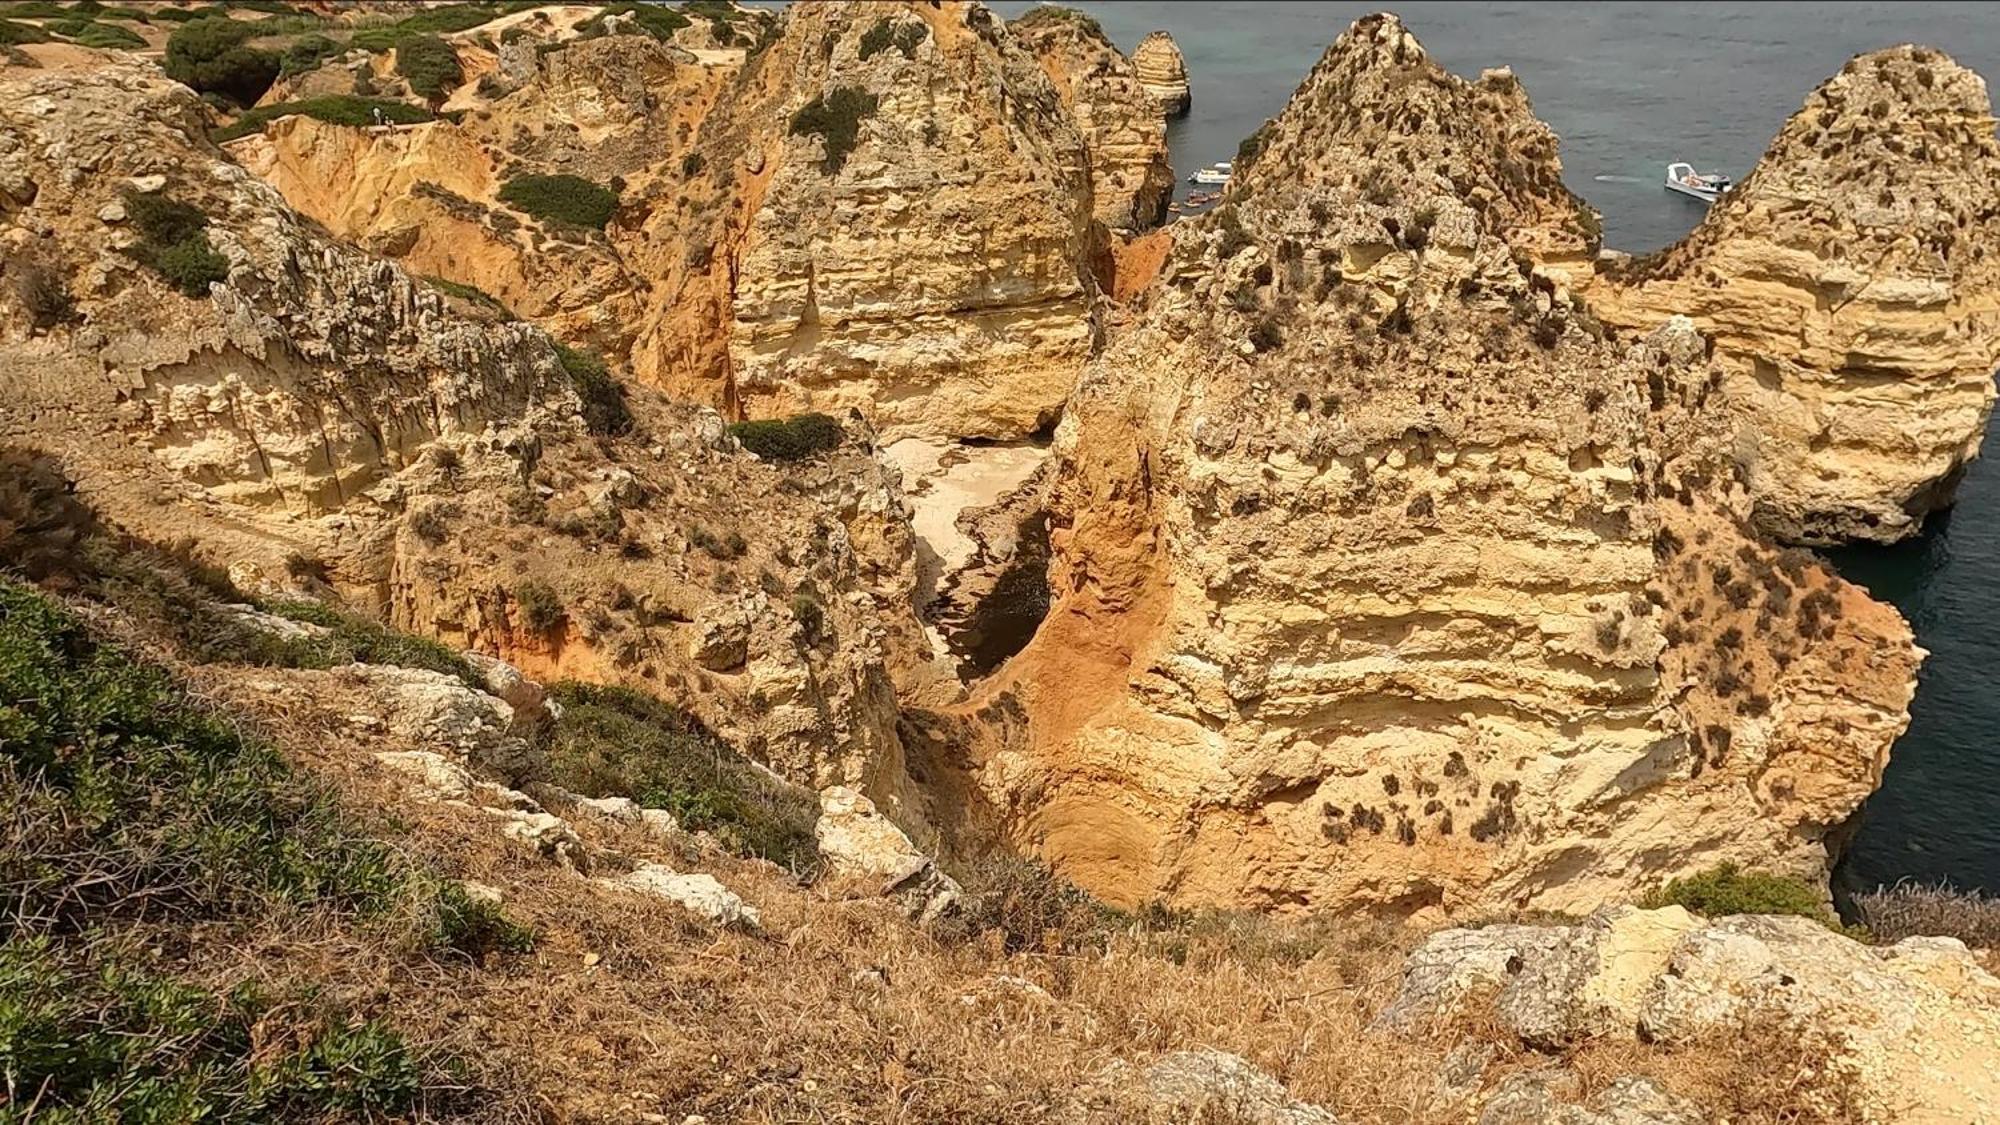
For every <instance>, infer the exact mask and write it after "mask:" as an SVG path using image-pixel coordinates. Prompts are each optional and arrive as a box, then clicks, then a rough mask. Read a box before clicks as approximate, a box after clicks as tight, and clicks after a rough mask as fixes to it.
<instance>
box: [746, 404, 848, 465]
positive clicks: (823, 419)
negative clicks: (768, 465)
mask: <svg viewBox="0 0 2000 1125" xmlns="http://www.w3.org/2000/svg"><path fill="white" fill-rule="evenodd" d="M729 432H730V433H731V434H732V435H734V436H735V438H736V440H737V441H739V442H742V443H743V448H745V449H747V450H749V451H750V452H752V453H755V454H756V455H757V456H759V457H762V458H763V459H765V460H766V461H802V460H804V459H806V458H808V457H812V456H815V455H817V454H820V453H824V452H826V451H827V450H829V449H833V448H836V447H837V446H839V445H840V443H841V441H842V440H844V439H845V438H846V436H847V435H846V434H845V433H844V432H843V431H842V430H841V428H840V423H839V422H836V421H834V420H833V419H832V418H831V417H829V416H827V415H825V414H799V415H796V416H794V417H791V418H783V419H779V418H768V419H760V420H758V421H754V422H738V423H736V424H735V425H732V426H730V427H729Z"/></svg>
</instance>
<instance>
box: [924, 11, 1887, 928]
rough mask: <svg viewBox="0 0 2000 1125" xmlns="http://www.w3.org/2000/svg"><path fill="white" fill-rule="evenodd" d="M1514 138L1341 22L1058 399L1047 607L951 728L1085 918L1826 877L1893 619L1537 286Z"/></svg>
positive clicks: (1703, 409) (1867, 734)
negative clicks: (1780, 521)
mask: <svg viewBox="0 0 2000 1125" xmlns="http://www.w3.org/2000/svg"><path fill="white" fill-rule="evenodd" d="M1503 86H1504V88H1502V87H1503ZM1525 111H1526V101H1525V98H1524V97H1522V96H1521V95H1520V93H1519V91H1518V87H1517V86H1516V85H1514V84H1512V81H1511V79H1509V80H1508V81H1507V82H1506V83H1498V82H1497V80H1495V79H1492V78H1490V77H1489V78H1488V79H1483V80H1482V81H1481V82H1478V83H1466V82H1464V81H1462V80H1460V79H1457V78H1454V77H1452V76H1451V75H1449V74H1447V73H1446V72H1444V71H1443V70H1442V68H1440V67H1438V66H1436V64H1435V63H1433V62H1432V61H1430V59H1429V58H1428V57H1427V56H1426V55H1425V53H1424V51H1423V48H1422V47H1421V46H1420V45H1419V44H1417V43H1416V41H1415V40H1414V39H1413V38H1412V37H1411V36H1410V35H1409V33H1408V32H1407V30H1405V29H1404V28H1403V27H1402V26H1401V25H1400V24H1399V23H1398V22H1397V21H1396V20H1394V19H1393V18H1392V17H1369V18H1367V19H1364V20H1362V21H1360V22H1358V23H1357V24H1356V25H1355V26H1354V27H1353V28H1352V29H1351V30H1349V31H1348V32H1347V33H1346V34H1345V35H1343V36H1342V37H1341V38H1340V40H1339V41H1338V42H1337V43H1336V44H1334V46H1333V47H1332V48H1331V49H1330V50H1329V51H1328V53H1327V56H1326V58H1324V59H1323V60H1322V61H1321V62H1320V63H1319V65H1318V66H1317V67H1315V69H1314V71H1313V74H1312V76H1311V78H1309V79H1308V80H1307V82H1306V83H1305V84H1304V85H1303V86H1302V87H1301V88H1300V90H1299V92H1298V94H1297V95H1296V96H1295V97H1294V99H1293V100H1292V102H1291V104H1290V105H1288V106H1287V108H1286V109H1285V111H1284V113H1283V114H1281V115H1280V116H1279V117H1278V118H1277V119H1276V121H1275V122H1274V123H1273V124H1272V126H1271V127H1270V128H1269V129H1268V130H1267V131H1266V134H1265V137H1266V139H1265V142H1264V146H1263V148H1262V150H1261V151H1260V152H1259V154H1258V155H1257V156H1256V157H1255V159H1254V160H1252V161H1250V162H1248V165H1247V167H1246V168H1245V169H1244V170H1243V171H1242V173H1241V180H1240V181H1239V182H1238V183H1236V184H1233V185H1232V186H1231V187H1230V189H1229V197H1228V199H1227V200H1225V202H1224V204H1223V205H1222V206H1221V207H1219V208H1218V209H1217V210H1216V211H1215V212H1214V213H1212V214H1210V215H1208V216H1204V217H1202V218H1200V219H1196V220H1191V221H1187V222H1181V223H1176V224H1174V225H1173V226H1172V227H1170V228H1169V233H1170V234H1171V235H1172V236H1173V240H1174V248H1173V251H1172V253H1171V255H1170V256H1169V258H1168V260H1167V262H1166V264H1165V266H1164V267H1163V270H1162V274H1161V278H1160V281H1159V282H1158V283H1157V284H1156V286H1155V288H1154V289H1153V291H1152V292H1151V293H1149V294H1148V297H1147V300H1146V303H1145V306H1144V309H1143V312H1142V313H1141V314H1140V315H1139V316H1137V317H1136V318H1135V323H1133V324H1132V325H1131V326H1130V327H1129V328H1128V329H1126V330H1124V331H1123V333H1122V334H1121V335H1120V336H1119V337H1118V338H1116V339H1114V340H1113V341H1112V343H1111V344H1110V345H1109V347H1108V349H1107V351H1106V353H1105V354H1104V355H1103V356H1102V357H1101V358H1100V359H1098V360H1097V361H1095V362H1093V364H1092V365H1091V366H1090V367H1089V368H1088V370H1087V371H1086V373H1085V376H1084V378H1083V380H1082V381H1081V382H1080V384H1079V386H1078V389H1077V391H1076V393H1075V394H1074V395H1073V396H1072V398H1071V401H1070V405H1069V408H1068V411H1067V412H1066V414H1065V416H1064V419H1063V422H1062V425H1061V426H1060V428H1059V429H1058V431H1057V434H1056V441H1055V455H1056V460H1057V467H1056V472H1055V478H1054V481H1053V484H1052V486H1051V497H1052V499H1051V510H1050V512H1049V520H1050V543H1051V551H1052V557H1051V562H1050V569H1049V582H1050V588H1051V589H1052V591H1053V592H1054V597H1055V604H1054V606H1053V608H1052V609H1051V610H1050V612H1049V616H1048V618H1047V620H1046V622H1044V624H1043V625H1042V626H1041V629H1040V631H1039V632H1038V633H1037V634H1036V636H1035V638H1034V640H1033V642H1032V643H1031V644H1030V645H1029V646H1028V647H1027V648H1026V649H1025V650H1023V651H1022V652H1021V653H1020V655H1018V656H1016V657H1014V658H1013V659H1012V661H1010V662H1009V663H1008V665H1007V666H1006V667H1005V668H1004V669H1003V670H1002V671H1001V672H1000V673H998V674H997V675H995V676H994V677H992V678H991V679H990V680H988V681H986V682H984V683H982V685H981V690H980V691H979V692H977V693H976V694H975V695H974V696H973V698H972V699H970V700H969V701H968V702H967V703H966V704H965V705H964V706H963V707H961V708H959V709H958V710H957V711H956V712H955V714H956V716H957V717H959V718H961V719H962V720H963V721H964V722H966V723H967V724H968V725H970V726H971V727H972V728H973V729H974V731H975V733H974V734H973V735H971V736H969V737H970V738H971V739H972V741H973V742H974V743H975V746H974V749H972V750H971V751H970V754H969V756H970V758H971V761H972V769H973V775H974V779H975V783H976V784H978V785H980V786H981V787H982V789H983V791H984V792H985V794H986V795H987V796H988V798H989V800H990V801H991V802H992V804H993V806H994V807H995V808H996V809H998V810H1000V811H1001V813H1002V815H1003V816H1005V817H1006V819H1007V824H1008V827H1009V829H1010V830H1011V832H1012V834H1013V837H1014V839H1015V840H1016V841H1017V842H1018V843H1020V844H1021V845H1022V846H1024V847H1032V848H1037V849H1039V850H1040V851H1041V853H1042V854H1043V855H1044V856H1046V857H1048V858H1049V859H1050V860H1051V861H1052V862H1053V863H1054V865H1055V866H1056V867H1057V869H1058V870H1060V871H1061V872H1063V873H1064V874H1066V875H1068V876H1069V877H1070V878H1072V879H1075V880H1076V881H1078V882H1079V883H1081V884H1082V885H1084V886H1085V887H1086V888H1088V889H1090V890H1092V891H1095V892H1097V893H1099V894H1103V895H1107V896H1110V897H1112V898H1114V899H1116V900H1119V901H1123V902H1133V903H1136V902H1144V901H1149V900H1152V899H1155V898H1162V897H1164V898H1167V899H1170V900H1173V901H1176V902H1180V903H1185V904H1203V905H1218V906H1222V905H1227V906H1235V907H1264V908H1281V909H1296V908H1320V909H1347V910H1368V911H1375V912H1380V913H1385V914H1394V915H1405V914H1412V913H1416V912H1419V911H1424V910H1433V911H1442V912H1445V913H1452V912H1458V911H1468V910H1479V911H1503V910H1510V909H1518V908H1521V907H1542V908H1547V909H1555V910H1567V911H1573V912H1581V911H1585V910H1589V909H1593V908H1595V907H1596V906H1597V905H1599V904H1601V903H1603V902H1605V901H1617V900H1620V899H1625V898H1630V897H1632V896H1634V895H1635V894H1636V893H1639V892H1642V891H1644V890H1646V889H1650V888H1651V887H1653V886H1655V885H1657V883H1658V882H1659V881H1661V880H1663V879H1665V878H1667V877H1670V876H1671V875H1673V874H1676V873H1685V872H1690V871H1694V870H1698V869H1701V868H1705V867H1708V866H1712V865H1713V864H1715V863H1718V862H1722V861H1735V862H1738V863H1741V864H1744V865H1746V866H1755V867H1760V868H1766V869H1773V868H1774V869H1778V870H1782V871H1787V872H1792V873H1796V874H1799V875H1804V876H1823V875H1824V872H1825V870H1826V865H1827V861H1828V853H1827V846H1826V840H1827V837H1828V834H1829V833H1830V832H1832V831H1833V830H1834V829H1835V828H1837V827H1838V826H1839V825H1840V824H1842V823H1843V822H1844V821H1845V820H1846V819H1847V818H1848V817H1849V816H1850V815H1851V814H1852V812H1853V811H1854V809H1855V808H1856V807H1857V806H1858V805H1859V803H1860V802H1861V800H1862V799H1863V798H1864V797H1865V796H1867V794H1868V793H1869V792H1870V791H1872V789H1873V788H1874V787H1875V785H1876V783H1877V781H1878V780H1879V778H1880V775H1881V769H1882V767H1883V764H1884V762H1885V760H1886V756H1887V753H1888V749H1889V746H1890V744H1891V742H1892V741H1893V740H1894V738H1895V737H1896V735H1897V734H1898V733H1900V732H1901V730H1902V729H1903V727H1904V725H1905V724H1906V722H1907V715H1906V711H1905V708H1906V706H1907V704H1908V701H1909V699H1910V695H1911V692H1912V691H1913V689H1914V669H1915V665H1916V661H1917V659H1918V656H1919V653H1918V651H1917V650H1916V649H1915V647H1914V646H1913V645H1912V643H1911V638H1910V633H1909V629H1908V627H1907V626H1906V625H1905V624H1904V622H1903V621H1902V620H1901V618H1900V617H1898V616H1897V615H1896V613H1895V611H1894V610H1893V609H1891V608H1890V607H1888V606H1884V605H1880V604H1878V603H1875V602H1873V601H1871V600H1869V599H1868V598H1867V596H1866V595H1865V594H1864V593H1863V592H1862V591H1860V590H1858V589H1856V588H1854V587H1852V586H1849V585H1847V584H1846V583H1844V582H1842V581H1841V580H1840V579H1839V578H1838V577H1836V576H1835V575H1834V574H1832V573H1831V572H1830V571H1828V570H1826V569H1825V568H1824V567H1822V566H1820V565H1819V564H1817V563H1815V562H1813V561H1812V560H1811V559H1810V558H1808V557H1805V556H1803V555H1783V554H1780V553H1779V552H1778V551H1777V550H1776V549H1775V548H1774V547H1773V546H1772V545H1771V544H1769V543H1767V542H1765V541H1763V540H1761V539H1760V538H1759V537H1758V536H1757V535H1756V534H1755V532H1754V529H1752V528H1750V526H1749V525H1748V523H1747V516H1748V512H1749V497H1748V494H1747V492H1746V491H1745V490H1744V489H1743V488H1742V487H1741V486H1740V484H1739V483H1738V482H1737V481H1736V480H1735V478H1734V477H1733V476H1732V474H1731V473H1730V470H1729V450H1728V442H1727V428H1726V426H1723V425H1720V424H1718V423H1719V410H1720V407H1719V404H1718V400H1717V399H1716V397H1715V394H1714V381H1715V379H1716V378H1717V376H1716V372H1715V370H1714V368H1713V366H1712V365H1711V364H1710V363H1709V362H1708V360H1707V359H1706V357H1705V356H1704V348H1703V342H1702V340H1701V339H1700V337H1699V336H1698V335H1697V334H1696V333H1695V332H1694V331H1693V329H1692V328H1691V327H1690V326H1689V325H1688V323H1687V322H1685V321H1681V322H1678V323H1671V324H1669V325H1666V326H1664V327H1662V328H1660V329H1659V330H1658V331H1656V332H1654V333H1653V334H1651V335H1650V336H1648V337H1646V338H1643V339H1639V338H1633V337H1619V338H1616V339H1614V338H1611V337H1609V336H1608V335H1607V334H1606V333H1605V332H1604V330H1603V329H1602V327H1601V326H1599V325H1598V324H1596V322H1595V321H1594V320H1592V319H1591V318H1590V316H1589V315H1588V311H1587V310H1585V309H1579V308H1578V307H1576V306H1575V305H1574V304H1572V303H1571V302H1569V301H1567V300H1562V299H1560V298H1559V296H1558V294H1557V293H1556V292H1555V290H1556V286H1555V285H1553V284H1552V283H1550V281H1549V280H1548V279H1547V278H1546V277H1545V276H1544V275H1543V274H1542V273H1540V272H1539V271H1537V270H1535V269H1534V268H1533V267H1534V263H1535V262H1536V261H1538V260H1540V258H1541V257H1542V256H1549V257H1551V258H1553V257H1559V256H1561V255H1562V254H1565V253H1571V254H1573V253H1580V252H1582V251H1583V250H1584V249H1585V248H1586V247H1587V244H1588V231H1587V229H1586V228H1587V226H1588V224H1587V223H1586V222H1585V221H1584V217H1583V213H1582V212H1580V211H1579V210H1578V207H1577V204H1576V202H1575V200H1574V198H1573V197H1572V196H1570V194H1569V193H1568V191H1567V190H1566V189H1564V188H1563V187H1562V185H1561V182H1560V178H1559V176H1558V175H1557V172H1556V167H1555V165H1554V164H1553V162H1552V160H1553V137H1552V135H1551V134H1550V133H1549V132H1548V130H1547V128H1546V127H1545V126H1543V125H1541V124H1540V123H1539V122H1536V121H1534V120H1533V119H1532V117H1527V116H1521V115H1523V114H1525ZM981 732H983V733H981ZM981 739H983V741H981Z"/></svg>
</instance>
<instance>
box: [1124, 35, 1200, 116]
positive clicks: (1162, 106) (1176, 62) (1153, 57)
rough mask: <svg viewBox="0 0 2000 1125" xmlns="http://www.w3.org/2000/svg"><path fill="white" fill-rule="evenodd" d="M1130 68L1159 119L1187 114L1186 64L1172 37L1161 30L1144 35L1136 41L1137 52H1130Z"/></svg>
mask: <svg viewBox="0 0 2000 1125" xmlns="http://www.w3.org/2000/svg"><path fill="white" fill-rule="evenodd" d="M1132 66H1133V69H1135V70H1137V71H1138V73H1139V81H1140V82H1141V83H1142V84H1143V85H1144V86H1145V87H1146V93H1148V94H1150V95H1152V98H1153V104H1154V105H1156V106H1158V107H1159V110H1160V114H1161V115H1162V116H1163V117H1179V116H1181V115H1182V114H1184V113H1186V112H1187V111H1188V106H1189V105H1191V104H1192V99H1191V98H1190V97H1189V96H1188V76H1187V62H1186V61H1185V60H1184V59H1182V58H1181V48H1180V45H1179V44H1177V43H1175V42H1174V37H1173V36H1171V35H1169V34H1167V33H1166V32H1164V31H1149V32H1147V33H1146V37H1145V38H1144V39H1141V40H1139V49H1138V50H1136V51H1133V52H1132Z"/></svg>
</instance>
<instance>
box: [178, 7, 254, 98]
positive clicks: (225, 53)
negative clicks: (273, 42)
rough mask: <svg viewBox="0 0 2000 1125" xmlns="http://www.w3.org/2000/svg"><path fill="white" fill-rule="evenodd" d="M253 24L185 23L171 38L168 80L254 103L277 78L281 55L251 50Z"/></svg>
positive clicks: (211, 20)
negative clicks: (250, 41) (279, 56)
mask: <svg viewBox="0 0 2000 1125" xmlns="http://www.w3.org/2000/svg"><path fill="white" fill-rule="evenodd" d="M256 35H257V29H256V25H255V24H254V23H249V22H245V21H242V20H233V19H229V18H227V17H211V18H206V19H198V20H195V21H194V22H192V23H186V24H182V25H181V26H180V27H178V28H176V29H174V33H173V34H172V35H170V36H168V37H167V54H166V59H165V62H164V65H165V66H166V70H167V77H169V78H172V79H173V80H174V81H176V82H180V83H182V84H184V85H186V86H188V87H190V88H192V89H194V90H195V91H197V92H199V93H204V94H209V93H213V94H221V95H223V96H224V97H226V98H229V99H230V100H231V101H234V102H235V103H237V104H238V105H251V104H253V103H255V102H256V100H257V99H258V98H261V97H263V96H264V91H266V90H268V89H270V88H271V83H273V82H275V81H277V79H278V67H279V62H278V56H277V55H275V54H272V53H271V52H269V51H262V50H258V49H257V48H255V47H251V46H248V45H247V43H248V41H249V40H250V39H252V38H255V37H256Z"/></svg>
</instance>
